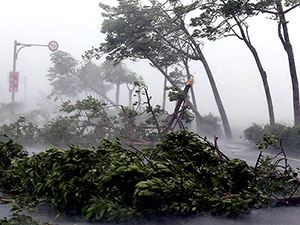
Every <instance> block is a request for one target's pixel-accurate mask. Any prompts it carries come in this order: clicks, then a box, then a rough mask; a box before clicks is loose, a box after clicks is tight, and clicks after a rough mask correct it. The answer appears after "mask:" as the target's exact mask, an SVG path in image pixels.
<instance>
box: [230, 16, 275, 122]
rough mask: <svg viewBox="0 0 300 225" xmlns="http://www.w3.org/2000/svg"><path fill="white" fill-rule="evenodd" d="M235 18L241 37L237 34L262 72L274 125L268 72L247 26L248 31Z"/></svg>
mask: <svg viewBox="0 0 300 225" xmlns="http://www.w3.org/2000/svg"><path fill="white" fill-rule="evenodd" d="M233 18H234V20H235V22H236V24H237V25H238V28H239V29H240V32H241V37H239V36H238V35H236V36H237V37H238V38H239V39H241V40H243V41H244V42H245V44H246V45H247V47H248V48H249V50H250V51H251V53H252V55H253V57H254V60H255V62H256V66H257V68H258V71H259V73H260V76H261V79H262V82H263V87H264V90H265V95H266V99H267V105H268V112H269V122H270V125H274V124H275V116H274V107H273V102H272V97H271V92H270V87H269V82H268V78H267V73H266V71H265V70H264V68H263V66H262V63H261V61H260V58H259V56H258V53H257V51H256V49H255V48H254V46H253V45H252V44H251V41H250V37H249V34H248V30H247V28H246V31H245V30H244V28H243V26H242V23H241V21H240V20H239V19H238V18H237V17H236V16H235V15H233Z"/></svg>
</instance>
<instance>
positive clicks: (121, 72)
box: [101, 61, 138, 105]
mask: <svg viewBox="0 0 300 225" xmlns="http://www.w3.org/2000/svg"><path fill="white" fill-rule="evenodd" d="M101 70H102V71H101V73H102V76H103V77H104V79H105V80H106V81H108V82H109V83H111V84H115V85H116V102H115V103H116V105H119V100H120V86H121V85H122V84H133V83H134V82H135V81H136V80H138V78H137V75H136V73H134V72H132V71H130V70H129V69H128V68H127V67H126V66H125V64H123V63H118V64H114V63H113V62H112V61H105V62H104V63H103V64H102V65H101Z"/></svg>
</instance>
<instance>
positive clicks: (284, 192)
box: [0, 131, 299, 221]
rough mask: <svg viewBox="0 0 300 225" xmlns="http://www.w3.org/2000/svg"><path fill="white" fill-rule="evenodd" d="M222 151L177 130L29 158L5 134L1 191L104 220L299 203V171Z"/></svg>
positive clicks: (235, 211) (21, 200) (238, 210)
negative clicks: (134, 143) (146, 140)
mask: <svg viewBox="0 0 300 225" xmlns="http://www.w3.org/2000/svg"><path fill="white" fill-rule="evenodd" d="M267 144H268V143H267ZM267 144H266V143H265V146H266V145H267ZM7 152H14V154H7ZM220 153H222V152H221V150H220V149H218V147H217V148H216V146H215V144H212V143H210V142H209V141H208V140H207V139H205V138H202V137H200V136H198V135H197V134H194V133H191V132H188V131H175V132H171V133H169V134H167V135H166V136H165V137H164V141H163V142H161V143H158V144H157V145H156V146H155V147H152V148H146V149H142V150H138V149H136V148H134V147H132V148H129V147H126V148H125V147H124V146H122V144H121V143H120V142H119V141H110V140H105V139H104V140H103V141H102V143H101V144H100V145H99V146H97V147H94V148H92V149H88V148H82V147H78V146H74V145H70V146H69V148H68V149H66V150H62V149H58V148H51V149H48V150H46V151H45V152H41V153H39V154H36V155H33V156H30V157H29V156H27V155H26V154H25V152H24V149H22V148H21V147H20V146H19V145H17V144H16V143H14V142H13V141H12V140H10V139H6V140H2V142H1V144H0V155H1V158H0V159H1V160H2V161H5V162H6V163H1V165H0V167H1V168H0V171H1V174H0V188H2V189H6V190H8V191H10V192H11V194H13V195H16V196H18V197H17V199H16V200H17V201H18V202H19V203H23V204H24V203H28V202H30V204H31V205H32V204H33V203H39V202H46V203H48V204H51V205H53V206H54V207H56V208H58V209H59V210H61V211H76V212H80V213H83V214H84V215H85V216H86V218H87V219H88V220H105V221H112V220H113V221H125V220H132V219H138V218H142V217H151V216H153V215H156V216H163V215H185V216H189V215H198V214H200V213H203V212H210V213H213V214H225V215H227V216H236V215H238V214H240V213H243V212H245V211H247V210H249V209H253V208H260V207H264V206H266V205H272V204H274V205H275V204H276V203H277V202H282V201H284V202H287V201H293V199H294V197H295V196H296V194H297V189H298V187H299V181H298V179H297V173H296V172H295V171H293V170H292V169H291V168H290V167H289V166H288V165H284V167H281V165H280V162H281V161H282V160H279V161H276V162H275V163H273V162H272V160H271V159H269V158H264V157H263V156H262V155H260V156H259V157H258V161H257V164H256V166H255V167H249V166H248V165H247V163H246V162H245V161H243V160H241V159H229V158H228V157H226V156H225V155H224V154H220Z"/></svg>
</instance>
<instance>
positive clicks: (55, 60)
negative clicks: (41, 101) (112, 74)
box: [47, 51, 114, 104]
mask: <svg viewBox="0 0 300 225" xmlns="http://www.w3.org/2000/svg"><path fill="white" fill-rule="evenodd" d="M50 60H51V62H52V64H53V65H52V66H51V67H50V68H49V70H48V72H49V73H48V75H47V76H48V79H49V81H51V83H50V84H51V85H52V86H53V90H52V93H51V95H52V96H56V97H62V98H63V97H76V96H77V95H78V94H79V93H81V92H82V91H83V90H92V91H94V92H96V93H97V94H99V95H100V96H101V97H102V98H103V99H105V100H106V101H107V102H109V103H111V104H114V102H113V101H112V100H110V99H109V98H108V97H107V96H106V92H107V91H108V90H109V89H110V88H111V87H110V85H107V84H105V82H104V77H103V76H102V74H101V71H102V70H101V68H100V67H99V66H97V65H96V64H94V63H92V62H90V61H85V62H84V63H83V64H80V62H79V61H78V60H76V59H75V58H74V57H73V56H72V55H70V54H69V53H67V52H64V51H57V52H54V53H52V54H51V59H50Z"/></svg>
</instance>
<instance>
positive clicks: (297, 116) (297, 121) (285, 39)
mask: <svg viewBox="0 0 300 225" xmlns="http://www.w3.org/2000/svg"><path fill="white" fill-rule="evenodd" d="M276 6H277V10H278V16H279V23H278V36H279V38H280V40H281V43H282V45H283V47H284V50H285V51H286V53H287V56H288V61H289V68H290V76H291V80H292V88H293V108H294V125H300V106H299V84H298V78H297V70H296V64H295V57H294V51H293V47H292V44H291V42H290V37H289V32H288V27H287V21H286V19H285V13H284V11H283V7H282V2H281V0H277V1H276ZM282 32H283V34H282Z"/></svg>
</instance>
